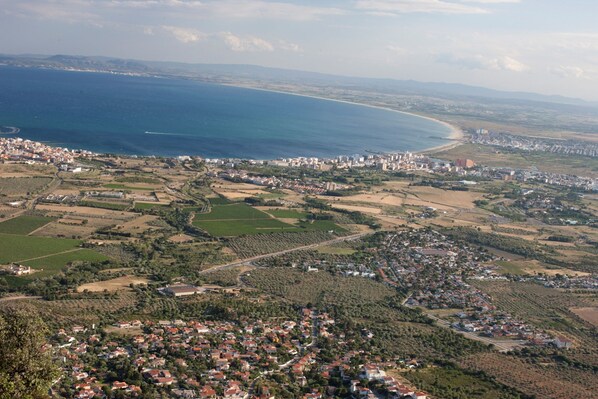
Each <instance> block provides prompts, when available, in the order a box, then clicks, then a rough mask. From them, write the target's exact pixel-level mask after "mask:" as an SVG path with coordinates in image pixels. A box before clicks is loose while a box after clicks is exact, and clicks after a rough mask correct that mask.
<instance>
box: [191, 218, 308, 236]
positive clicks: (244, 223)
mask: <svg viewBox="0 0 598 399" xmlns="http://www.w3.org/2000/svg"><path fill="white" fill-rule="evenodd" d="M193 225H194V226H197V227H199V228H201V229H203V230H205V231H207V232H208V233H209V234H210V235H212V236H214V237H231V236H240V235H247V234H260V233H277V232H281V231H297V230H298V228H297V227H296V226H293V225H290V224H287V223H283V222H281V221H280V220H277V219H271V218H270V219H254V220H227V221H221V220H194V221H193Z"/></svg>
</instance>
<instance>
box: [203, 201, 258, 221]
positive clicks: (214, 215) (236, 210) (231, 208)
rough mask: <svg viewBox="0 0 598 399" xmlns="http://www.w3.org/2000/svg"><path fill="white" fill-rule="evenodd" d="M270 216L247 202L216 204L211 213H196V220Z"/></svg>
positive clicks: (251, 218)
mask: <svg viewBox="0 0 598 399" xmlns="http://www.w3.org/2000/svg"><path fill="white" fill-rule="evenodd" d="M268 218H270V216H269V215H268V214H266V213H264V212H262V211H260V210H259V209H256V208H254V207H251V206H249V205H246V204H230V205H214V206H213V207H212V209H211V211H210V212H209V213H196V214H195V218H194V220H239V219H250V220H253V219H268Z"/></svg>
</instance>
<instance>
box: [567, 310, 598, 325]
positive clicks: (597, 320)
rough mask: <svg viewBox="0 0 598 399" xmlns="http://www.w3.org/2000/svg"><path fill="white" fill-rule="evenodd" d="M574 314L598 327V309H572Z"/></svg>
mask: <svg viewBox="0 0 598 399" xmlns="http://www.w3.org/2000/svg"><path fill="white" fill-rule="evenodd" d="M570 310H571V311H572V312H573V313H575V314H576V315H578V316H579V317H581V318H582V319H584V320H585V321H587V322H588V323H591V324H593V325H595V326H596V327H598V307H585V308H571V309H570Z"/></svg>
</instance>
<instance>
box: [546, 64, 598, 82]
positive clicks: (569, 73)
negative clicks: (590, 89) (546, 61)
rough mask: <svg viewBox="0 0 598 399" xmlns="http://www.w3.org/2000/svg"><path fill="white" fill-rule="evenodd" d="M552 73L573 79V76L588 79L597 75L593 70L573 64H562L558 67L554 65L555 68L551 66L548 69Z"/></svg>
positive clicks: (592, 78)
mask: <svg viewBox="0 0 598 399" xmlns="http://www.w3.org/2000/svg"><path fill="white" fill-rule="evenodd" d="M548 70H549V72H550V73H552V74H553V75H557V76H560V77H561V78H566V79H571V78H575V79H588V80H594V77H595V75H596V74H595V73H594V72H593V71H590V70H587V69H584V68H581V67H578V66H572V65H567V66H565V65H560V66H558V67H554V68H549V69H548Z"/></svg>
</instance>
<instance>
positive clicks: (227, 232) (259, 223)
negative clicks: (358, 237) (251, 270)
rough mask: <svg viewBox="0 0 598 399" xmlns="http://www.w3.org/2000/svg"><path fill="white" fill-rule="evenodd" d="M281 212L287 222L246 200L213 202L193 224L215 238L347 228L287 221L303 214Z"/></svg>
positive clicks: (323, 222) (341, 229)
mask: <svg viewBox="0 0 598 399" xmlns="http://www.w3.org/2000/svg"><path fill="white" fill-rule="evenodd" d="M269 212H270V211H269ZM276 213H279V212H274V214H276ZM281 214H282V215H283V216H285V217H284V218H281V219H283V220H284V221H283V220H279V219H278V218H274V217H272V216H273V215H270V214H268V213H266V212H263V211H261V210H259V209H257V208H254V207H251V206H249V205H247V204H244V203H237V204H228V205H213V206H212V209H211V212H209V213H196V214H195V217H194V219H193V225H194V226H196V227H199V228H201V229H203V230H205V231H207V232H208V233H209V234H210V235H212V236H214V237H234V236H240V235H250V234H260V233H277V232H301V231H312V230H316V231H330V230H333V231H335V232H338V233H343V232H345V231H346V230H345V229H343V228H342V227H340V226H338V225H337V224H335V223H333V222H331V221H328V220H317V221H301V222H299V223H296V224H290V223H287V222H289V221H290V222H293V221H295V219H294V218H290V217H289V216H291V215H293V216H298V215H302V213H299V212H295V211H291V210H282V213H281Z"/></svg>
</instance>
